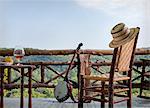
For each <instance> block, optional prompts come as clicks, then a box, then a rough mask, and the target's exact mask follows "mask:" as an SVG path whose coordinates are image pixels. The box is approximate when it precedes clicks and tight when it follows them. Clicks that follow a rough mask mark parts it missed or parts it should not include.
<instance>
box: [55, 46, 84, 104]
mask: <svg viewBox="0 0 150 108" xmlns="http://www.w3.org/2000/svg"><path fill="white" fill-rule="evenodd" d="M82 45H83V44H82V43H80V44H79V45H78V47H77V49H76V52H75V53H74V55H73V57H72V59H71V62H70V64H69V66H68V68H67V72H66V75H65V77H64V80H63V81H59V82H58V84H57V85H56V86H55V88H54V96H55V98H56V99H57V100H58V102H64V101H65V100H67V99H68V98H69V97H71V99H72V100H73V101H74V102H76V101H75V99H74V97H73V95H72V89H73V86H72V85H77V86H78V84H76V82H74V81H71V80H69V79H68V74H69V70H70V69H71V66H72V63H73V60H74V58H75V55H76V53H77V51H79V49H80V48H81V46H82Z"/></svg>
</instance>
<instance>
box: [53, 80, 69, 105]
mask: <svg viewBox="0 0 150 108" xmlns="http://www.w3.org/2000/svg"><path fill="white" fill-rule="evenodd" d="M54 96H55V98H56V99H57V100H58V101H59V102H63V101H65V100H67V99H68V98H69V90H68V85H67V82H66V81H60V82H58V84H57V85H56V87H55V89H54Z"/></svg>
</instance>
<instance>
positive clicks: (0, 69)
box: [0, 67, 4, 108]
mask: <svg viewBox="0 0 150 108" xmlns="http://www.w3.org/2000/svg"><path fill="white" fill-rule="evenodd" d="M0 75H1V84H0V96H1V100H0V108H4V99H3V96H4V86H3V79H4V68H3V67H0Z"/></svg>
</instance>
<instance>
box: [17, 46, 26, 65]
mask: <svg viewBox="0 0 150 108" xmlns="http://www.w3.org/2000/svg"><path fill="white" fill-rule="evenodd" d="M24 55H25V51H24V49H23V47H21V46H16V47H15V49H14V57H15V58H16V61H17V63H18V64H17V65H20V61H21V59H22V58H23V56H24Z"/></svg>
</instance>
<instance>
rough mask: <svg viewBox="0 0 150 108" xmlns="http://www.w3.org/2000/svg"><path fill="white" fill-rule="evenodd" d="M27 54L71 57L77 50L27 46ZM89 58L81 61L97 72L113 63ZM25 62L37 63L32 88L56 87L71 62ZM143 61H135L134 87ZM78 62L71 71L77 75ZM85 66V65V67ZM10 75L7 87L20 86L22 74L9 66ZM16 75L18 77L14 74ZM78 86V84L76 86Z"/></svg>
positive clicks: (103, 52) (87, 52) (96, 53)
mask: <svg viewBox="0 0 150 108" xmlns="http://www.w3.org/2000/svg"><path fill="white" fill-rule="evenodd" d="M79 52H80V53H79V56H80V57H81V56H84V55H89V56H110V55H112V50H80V51H79ZM25 53H26V55H25V56H30V55H56V56H58V55H65V56H68V57H71V56H72V55H73V54H74V53H75V50H38V49H29V48H26V49H25ZM149 54H150V50H147V49H137V50H136V55H149ZM0 56H13V49H1V50H0ZM87 59H89V58H87V57H82V59H81V58H80V60H81V61H88V65H89V66H90V68H91V69H92V70H95V71H97V72H102V71H101V70H99V69H98V68H99V67H101V66H109V65H110V64H111V63H110V62H108V61H107V60H106V61H105V62H99V60H97V61H92V60H91V59H89V60H87ZM81 63H84V62H81ZM24 64H32V65H35V66H36V68H35V69H34V71H33V77H32V81H33V85H32V88H37V87H48V88H54V87H55V84H56V83H55V80H58V79H60V78H64V75H65V73H66V71H67V70H66V69H67V66H68V65H69V64H70V61H48V62H27V63H24ZM141 65H142V62H141V61H136V62H135V63H134V68H133V70H134V72H136V73H137V74H138V75H137V76H136V77H134V78H133V80H132V81H133V87H139V83H135V82H136V80H138V79H139V78H140V77H141V75H140V74H141V71H140V68H141ZM57 66H59V67H60V66H61V67H65V68H63V69H62V70H57ZM77 66H78V62H77V60H74V61H73V64H72V67H71V70H70V71H71V72H75V74H76V75H77V72H78V68H77ZM82 66H85V64H83V65H82ZM84 68H85V67H84ZM7 72H8V75H7V76H6V80H5V86H4V87H5V88H6V89H13V88H19V87H20V84H19V83H17V82H18V81H19V80H20V76H19V74H20V73H19V71H18V70H17V69H15V68H11V69H10V68H9V69H8V70H7ZM37 72H38V74H39V77H38V79H37V78H36V77H35V76H34V74H36V73H37ZM46 72H49V74H50V76H49V77H45V75H48V74H46ZM12 74H13V76H14V75H15V76H16V77H13V76H12ZM24 75H25V76H26V77H28V72H25V74H24ZM77 79H78V78H76V80H74V81H75V82H77ZM24 86H25V87H28V85H27V84H25V85H24ZM74 87H76V86H74Z"/></svg>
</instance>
